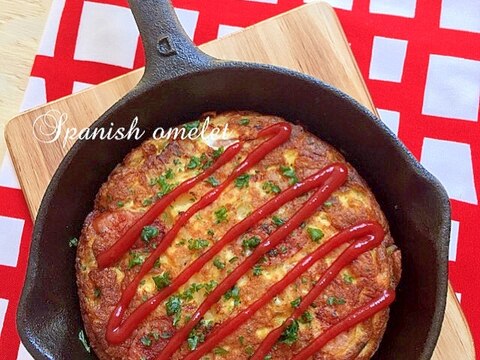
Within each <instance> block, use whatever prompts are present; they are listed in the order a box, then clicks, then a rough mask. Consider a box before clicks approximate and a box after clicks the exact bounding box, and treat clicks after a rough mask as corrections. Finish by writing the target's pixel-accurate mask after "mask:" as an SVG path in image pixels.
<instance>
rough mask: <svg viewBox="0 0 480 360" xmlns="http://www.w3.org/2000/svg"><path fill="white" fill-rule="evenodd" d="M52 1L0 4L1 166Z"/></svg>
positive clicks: (10, 0) (13, 0)
mask: <svg viewBox="0 0 480 360" xmlns="http://www.w3.org/2000/svg"><path fill="white" fill-rule="evenodd" d="M51 2H52V0H0V9H1V10H0V49H2V56H0V109H1V111H0V163H1V160H2V159H3V153H4V151H5V142H4V139H3V132H4V131H3V130H4V127H5V125H6V123H7V122H8V120H10V119H11V118H12V117H13V116H15V115H16V114H18V112H19V109H20V105H21V103H22V100H23V95H24V93H25V89H26V87H27V84H28V76H29V75H30V70H31V69H32V64H33V59H34V57H35V54H36V52H37V50H38V44H39V43H40V37H41V36H42V33H43V28H44V26H45V20H46V18H47V14H48V10H49V8H50V4H51Z"/></svg>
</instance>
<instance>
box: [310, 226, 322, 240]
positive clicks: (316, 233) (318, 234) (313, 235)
mask: <svg viewBox="0 0 480 360" xmlns="http://www.w3.org/2000/svg"><path fill="white" fill-rule="evenodd" d="M307 233H308V235H309V236H310V239H312V241H313V242H316V243H319V242H320V240H321V239H322V238H323V231H322V230H320V229H317V228H314V227H308V228H307Z"/></svg>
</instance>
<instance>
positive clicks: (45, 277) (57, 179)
mask: <svg viewBox="0 0 480 360" xmlns="http://www.w3.org/2000/svg"><path fill="white" fill-rule="evenodd" d="M130 5H131V7H132V10H133V13H134V15H135V19H136V21H137V23H138V26H139V28H140V32H141V35H142V38H143V43H144V47H145V52H146V59H147V63H146V69H145V75H144V76H143V78H142V80H141V81H140V83H139V84H138V85H137V87H136V88H135V89H133V90H132V91H131V92H130V93H128V94H127V95H126V96H125V97H124V98H122V99H121V100H120V101H118V102H117V103H116V104H115V105H113V107H112V108H110V109H109V110H108V111H107V112H106V113H105V114H103V115H102V116H101V117H100V119H99V120H98V121H96V122H95V123H94V124H93V125H92V127H94V128H96V127H102V126H108V125H109V124H110V122H114V123H115V124H116V126H117V127H119V126H126V127H128V126H129V125H130V122H131V121H132V119H133V118H134V117H136V116H138V118H139V126H140V127H141V128H143V129H147V130H149V131H150V132H151V131H153V129H155V128H156V127H159V126H162V127H164V128H167V127H170V126H175V125H178V124H181V123H183V122H185V121H189V120H192V119H195V118H196V117H197V116H198V115H199V114H201V113H202V112H205V111H209V110H232V109H238V110H248V109H249V110H255V111H259V112H261V113H265V114H274V115H278V116H282V117H284V118H286V119H291V120H295V121H298V123H299V124H301V125H303V126H305V127H306V128H307V129H308V130H309V131H311V132H312V133H314V134H316V135H317V136H318V137H320V138H321V139H323V140H326V141H328V142H329V143H330V144H332V145H333V146H335V147H336V148H337V149H339V150H340V151H341V152H342V153H343V154H344V155H345V157H346V159H347V160H348V161H349V162H350V163H352V165H353V166H354V167H355V168H356V169H357V170H358V171H359V173H360V174H361V175H362V176H363V177H364V178H365V179H366V181H367V182H368V184H369V185H370V186H371V188H372V190H373V192H374V194H375V195H376V197H377V199H378V201H379V202H380V205H381V207H382V209H383V210H384V212H385V214H386V216H387V218H388V220H389V223H390V226H391V230H392V234H393V237H394V238H395V240H396V243H397V244H398V245H399V247H400V248H401V250H402V254H403V276H402V280H401V282H400V286H399V288H398V295H397V300H396V302H395V303H394V305H393V307H392V310H391V317H390V321H389V323H388V326H387V330H386V333H385V337H384V339H383V341H382V343H381V346H380V348H379V350H378V352H377V354H376V355H375V359H396V360H401V359H408V360H414V359H429V358H430V357H431V354H432V352H433V349H434V347H435V344H436V341H437V338H438V334H439V331H440V327H441V324H442V320H443V316H444V311H445V300H446V294H447V254H448V239H449V231H450V208H449V200H448V197H447V195H446V193H445V190H444V189H443V188H442V186H441V185H440V184H439V182H438V181H437V180H436V179H435V178H433V177H432V175H430V174H429V173H428V172H427V171H426V170H425V169H424V168H423V167H422V166H421V165H420V164H419V163H418V162H417V161H416V160H415V159H414V158H413V156H412V155H411V154H410V153H409V152H408V150H407V149H406V148H405V147H404V146H403V145H402V144H401V143H400V142H399V141H398V140H397V138H396V137H394V136H393V135H392V133H391V132H390V131H389V130H388V129H387V128H386V127H385V126H384V125H383V124H382V122H380V121H379V120H378V119H377V118H376V117H375V116H374V115H373V114H372V113H370V112H369V111H368V110H367V109H365V108H364V107H363V106H361V105H360V104H358V103H357V102H356V101H355V100H353V99H352V98H350V97H349V96H347V95H345V94H344V93H342V92H340V91H339V90H337V89H335V88H333V87H331V86H329V85H327V84H324V83H322V82H321V81H318V80H316V79H314V78H312V77H309V76H305V75H302V74H299V73H296V72H292V71H289V70H286V69H281V68H276V67H273V66H266V65H258V64H246V63H238V62H229V61H228V62H226V61H219V60H216V59H213V58H211V57H209V56H207V55H205V54H204V53H202V52H201V51H200V50H198V49H197V48H196V47H195V46H194V45H193V44H192V43H191V41H190V40H189V38H188V37H187V35H186V34H185V33H184V31H183V30H182V29H181V26H180V25H179V23H178V20H177V19H176V16H175V15H174V12H173V10H172V7H171V5H170V2H169V1H168V0H130ZM147 133H148V131H147ZM139 144H140V141H133V140H130V141H129V140H125V141H112V142H109V141H78V142H77V143H76V144H75V145H74V146H73V148H72V149H71V150H70V152H69V153H68V154H67V156H66V157H65V159H64V160H63V161H62V163H61V164H60V167H59V168H58V170H57V172H56V173H55V175H54V177H53V179H52V181H51V182H50V185H49V186H48V189H47V191H46V194H45V196H44V198H43V201H42V204H41V207H40V210H39V213H38V216H37V220H36V224H35V229H34V234H33V240H32V245H31V250H30V261H29V266H28V274H27V279H26V282H25V287H24V289H23V294H22V298H21V301H20V305H19V309H18V314H17V325H18V330H19V332H20V336H21V338H22V341H23V343H24V344H25V346H26V348H27V349H28V351H29V352H30V353H31V354H32V355H33V356H34V357H35V358H36V359H56V360H59V359H72V360H73V359H95V358H96V356H95V355H94V354H88V353H86V352H85V350H84V348H83V346H82V344H81V343H80V342H79V341H78V332H79V330H80V329H82V319H81V315H80V311H79V303H78V298H77V287H76V284H75V269H74V259H75V250H74V249H71V248H69V247H68V239H69V238H71V237H72V236H78V234H79V233H80V230H81V226H82V223H83V221H84V219H85V217H86V215H87V213H88V212H89V211H90V210H91V209H92V207H93V200H94V197H95V194H96V192H97V191H98V189H99V188H100V186H101V184H102V183H103V182H104V181H105V180H106V179H107V176H108V174H109V173H110V172H111V171H112V169H113V168H114V167H115V165H117V164H118V163H120V162H121V161H122V159H123V157H124V156H125V155H126V154H127V153H128V152H129V151H130V150H131V149H132V148H134V147H136V146H138V145H139Z"/></svg>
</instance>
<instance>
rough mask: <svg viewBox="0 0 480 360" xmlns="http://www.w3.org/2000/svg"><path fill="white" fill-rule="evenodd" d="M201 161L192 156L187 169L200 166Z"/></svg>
mask: <svg viewBox="0 0 480 360" xmlns="http://www.w3.org/2000/svg"><path fill="white" fill-rule="evenodd" d="M200 163H201V160H200V158H199V157H197V156H192V157H191V158H190V161H189V162H188V164H187V169H195V168H197V167H198V166H200Z"/></svg>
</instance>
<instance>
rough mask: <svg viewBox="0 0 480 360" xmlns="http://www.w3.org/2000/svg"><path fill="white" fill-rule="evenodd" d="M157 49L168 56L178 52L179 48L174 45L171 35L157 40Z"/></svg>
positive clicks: (161, 54)
mask: <svg viewBox="0 0 480 360" xmlns="http://www.w3.org/2000/svg"><path fill="white" fill-rule="evenodd" d="M157 50H158V53H159V54H160V56H163V57H168V56H172V55H176V54H177V50H175V48H174V47H173V46H172V43H171V41H170V37H169V36H161V37H160V39H158V42H157Z"/></svg>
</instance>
